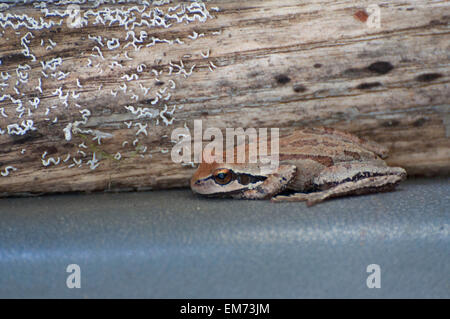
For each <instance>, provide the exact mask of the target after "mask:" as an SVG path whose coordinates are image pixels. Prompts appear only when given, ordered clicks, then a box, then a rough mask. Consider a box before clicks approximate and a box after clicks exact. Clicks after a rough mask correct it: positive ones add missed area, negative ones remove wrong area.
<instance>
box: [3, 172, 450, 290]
mask: <svg viewBox="0 0 450 319" xmlns="http://www.w3.org/2000/svg"><path fill="white" fill-rule="evenodd" d="M449 186H450V183H449V179H435V180H426V179H420V180H410V181H407V182H406V183H404V184H402V186H401V187H400V189H399V190H398V191H396V192H393V193H384V194H375V195H368V196H360V197H353V198H344V199H336V200H332V201H329V202H325V203H323V204H320V205H318V206H315V207H312V208H307V207H306V206H305V204H303V203H284V204H271V203H270V202H265V201H239V200H220V199H204V198H199V197H196V196H194V195H193V194H191V192H190V191H189V190H173V191H158V192H143V193H121V194H92V195H57V196H45V197H38V198H11V199H1V200H0V297H151V298H167V297H171V298H185V297H190V298H218V297H219V298H231V297H233V298H247V297H262V298H283V297H284V298H302V297H308V298H309V297H331V298H335V297H344V298H347V297H351V298H353V297H363V298H372V297H373V298H379V297H388V298H390V297H425V298H428V297H446V298H449V297H450V281H449V274H450V266H449V263H450V254H449V253H450V245H449V244H450V237H449V220H450V219H449V216H450V214H449V210H450V209H449V208H450V195H449V194H450V192H449V191H450V187H449ZM71 263H76V264H78V265H80V267H81V289H68V288H67V287H66V277H67V275H68V273H66V266H67V265H68V264H71ZM372 263H376V264H379V265H380V267H381V289H368V288H367V286H366V278H367V276H368V273H366V267H367V265H369V264H372Z"/></svg>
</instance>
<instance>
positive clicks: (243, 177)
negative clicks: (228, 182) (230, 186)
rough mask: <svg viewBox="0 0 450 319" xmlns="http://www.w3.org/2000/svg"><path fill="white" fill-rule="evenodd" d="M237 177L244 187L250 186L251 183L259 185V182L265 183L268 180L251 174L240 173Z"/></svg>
mask: <svg viewBox="0 0 450 319" xmlns="http://www.w3.org/2000/svg"><path fill="white" fill-rule="evenodd" d="M236 175H237V180H238V181H239V183H240V184H242V185H248V184H250V183H252V184H254V183H258V182H263V181H265V180H266V178H267V177H266V176H259V175H250V174H245V173H238V174H236Z"/></svg>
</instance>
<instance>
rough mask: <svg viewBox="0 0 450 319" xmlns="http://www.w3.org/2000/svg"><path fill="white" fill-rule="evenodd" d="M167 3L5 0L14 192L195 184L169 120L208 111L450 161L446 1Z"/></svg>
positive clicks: (2, 67) (420, 166) (0, 182)
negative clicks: (327, 131)
mask: <svg viewBox="0 0 450 319" xmlns="http://www.w3.org/2000/svg"><path fill="white" fill-rule="evenodd" d="M164 2H169V1H160V3H154V4H152V5H150V4H149V3H148V2H145V1H140V2H139V3H138V4H136V3H117V4H113V3H110V4H102V5H94V4H90V3H87V4H80V5H79V7H77V6H75V7H73V6H69V5H68V3H66V2H63V1H61V2H58V3H54V4H48V5H46V6H45V5H44V4H42V3H40V2H36V3H34V4H33V3H31V4H21V5H19V4H18V5H7V4H1V5H0V10H1V11H0V32H1V33H0V36H1V37H0V60H1V64H0V71H1V72H2V73H1V75H2V77H1V78H0V133H1V135H0V171H1V173H2V175H1V176H0V194H1V195H2V196H8V195H15V194H16V195H17V194H24V193H25V194H31V193H49V192H67V191H94V190H131V189H151V188H167V187H179V186H187V185H188V178H189V177H190V175H191V174H192V171H193V168H192V167H190V166H183V165H181V164H177V163H173V162H172V160H171V158H170V150H171V148H172V146H173V142H171V132H172V131H173V129H174V128H177V127H183V126H185V125H186V126H187V127H189V128H192V125H193V120H195V119H201V120H203V127H204V128H206V127H208V126H213V127H219V128H225V127H279V128H281V129H282V130H290V129H293V128H296V127H305V126H331V127H335V128H339V129H341V130H344V131H348V132H352V133H355V134H356V135H358V136H360V137H365V138H368V139H371V140H374V141H376V142H379V143H381V144H382V145H384V146H386V147H388V148H389V149H390V157H389V159H388V162H389V163H390V164H392V165H396V166H402V167H404V168H405V169H407V171H408V174H409V175H436V174H448V173H449V172H450V139H449V137H450V108H449V100H450V99H449V97H450V90H449V71H450V64H449V60H450V59H449V52H450V50H449V49H450V41H449V39H450V37H449V33H450V32H449V20H450V14H449V8H450V7H449V4H448V2H447V3H446V2H435V1H431V0H421V1H413V2H412V3H405V2H396V1H393V2H385V3H382V4H380V5H379V7H377V6H375V7H373V6H372V7H369V5H370V3H371V2H369V1H339V2H335V1H320V2H319V1H313V0H309V1H293V0H285V1H275V0H267V1H255V0H251V1H216V2H214V1H211V2H207V3H206V4H201V3H184V2H183V3H181V4H180V3H177V2H173V1H172V2H171V3H164ZM78 9H79V11H77V10H78ZM377 10H379V11H377ZM378 13H379V17H380V24H379V28H378V26H377V23H376V22H377V21H376V19H375V20H374V18H376V17H377V16H378ZM94 156H95V157H94Z"/></svg>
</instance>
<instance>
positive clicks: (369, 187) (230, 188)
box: [191, 128, 406, 205]
mask: <svg viewBox="0 0 450 319" xmlns="http://www.w3.org/2000/svg"><path fill="white" fill-rule="evenodd" d="M279 145H280V146H279V147H280V148H279V150H280V151H279V161H280V163H279V164H280V165H279V167H278V169H276V170H274V171H271V172H268V173H267V172H266V173H261V164H259V163H248V157H247V158H246V160H247V162H246V163H241V164H239V163H217V162H216V161H215V160H216V159H215V158H206V157H205V156H204V161H203V163H201V164H200V165H199V168H198V170H197V171H196V172H195V173H194V175H193V177H192V179H191V188H192V190H193V191H194V192H197V193H200V194H204V195H214V196H231V197H233V198H245V199H268V198H271V199H272V201H273V202H280V201H304V200H306V201H307V203H308V205H312V204H315V203H317V202H320V201H322V200H324V199H327V198H332V197H338V196H345V195H359V194H366V193H372V192H381V191H388V190H392V189H394V188H395V186H396V185H397V184H398V183H399V182H400V181H401V180H403V179H405V177H406V172H405V170H404V169H402V168H400V167H389V166H387V164H386V162H385V161H384V160H383V158H385V157H386V154H387V150H386V149H384V148H383V147H381V146H379V145H378V144H376V143H373V142H370V141H365V140H363V139H360V138H358V137H356V136H354V135H352V134H349V133H345V132H341V131H338V130H335V129H331V128H307V129H303V130H296V131H294V132H293V133H292V134H290V135H288V136H284V137H281V138H280V143H279ZM248 149H249V145H246V154H248ZM235 158H236V151H235ZM207 160H209V161H210V162H211V161H212V163H206V162H205V161H207ZM220 169H225V171H224V172H230V173H229V176H228V179H227V181H228V180H230V181H229V182H228V183H226V184H224V185H222V184H221V183H219V182H218V179H217V178H218V177H217V176H215V175H214V174H215V172H218V170H220ZM249 178H251V179H252V182H250V183H249V181H248V179H249ZM285 190H291V191H295V192H298V193H296V194H293V195H290V196H282V195H279V194H280V193H282V192H283V191H285ZM276 195H278V196H276Z"/></svg>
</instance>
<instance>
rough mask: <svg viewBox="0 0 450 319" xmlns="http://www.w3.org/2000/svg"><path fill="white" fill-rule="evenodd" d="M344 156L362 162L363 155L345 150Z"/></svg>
mask: <svg viewBox="0 0 450 319" xmlns="http://www.w3.org/2000/svg"><path fill="white" fill-rule="evenodd" d="M344 154H345V155H347V156H350V157H352V158H353V159H355V160H360V159H361V155H359V153H357V152H352V151H347V150H344Z"/></svg>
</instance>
